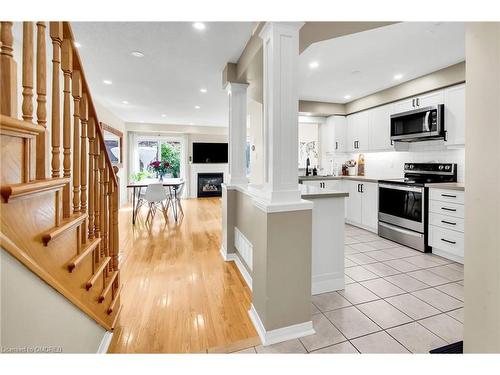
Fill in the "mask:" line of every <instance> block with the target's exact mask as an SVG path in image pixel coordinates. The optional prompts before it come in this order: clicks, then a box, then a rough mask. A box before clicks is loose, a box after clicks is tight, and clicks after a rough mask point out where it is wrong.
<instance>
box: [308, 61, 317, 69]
mask: <svg viewBox="0 0 500 375" xmlns="http://www.w3.org/2000/svg"><path fill="white" fill-rule="evenodd" d="M318 66H319V63H318V62H317V61H311V62H310V63H309V68H311V69H316V68H317V67H318Z"/></svg>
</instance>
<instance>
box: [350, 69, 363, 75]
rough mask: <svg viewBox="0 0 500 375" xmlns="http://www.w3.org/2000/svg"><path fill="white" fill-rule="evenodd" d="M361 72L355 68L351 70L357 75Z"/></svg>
mask: <svg viewBox="0 0 500 375" xmlns="http://www.w3.org/2000/svg"><path fill="white" fill-rule="evenodd" d="M359 73H361V72H360V71H359V70H353V71H352V72H351V74H353V75H355V74H359Z"/></svg>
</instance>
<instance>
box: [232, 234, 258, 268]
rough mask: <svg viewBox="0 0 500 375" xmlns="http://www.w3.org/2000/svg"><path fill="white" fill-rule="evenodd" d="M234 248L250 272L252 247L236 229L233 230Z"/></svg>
mask: <svg viewBox="0 0 500 375" xmlns="http://www.w3.org/2000/svg"><path fill="white" fill-rule="evenodd" d="M234 247H236V249H237V250H238V252H239V253H240V255H241V258H242V259H243V261H244V262H245V263H246V265H247V266H248V268H250V270H252V269H253V265H252V263H253V246H252V243H251V242H250V241H248V239H247V238H246V237H245V236H244V235H243V233H241V232H240V230H239V229H238V228H236V227H235V228H234Z"/></svg>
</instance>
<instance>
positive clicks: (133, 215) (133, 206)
mask: <svg viewBox="0 0 500 375" xmlns="http://www.w3.org/2000/svg"><path fill="white" fill-rule="evenodd" d="M135 189H136V187H134V189H133V191H132V225H134V224H135V210H136V207H135Z"/></svg>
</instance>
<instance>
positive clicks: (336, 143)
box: [335, 141, 339, 150]
mask: <svg viewBox="0 0 500 375" xmlns="http://www.w3.org/2000/svg"><path fill="white" fill-rule="evenodd" d="M338 149H339V143H338V142H337V141H335V150H338Z"/></svg>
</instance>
